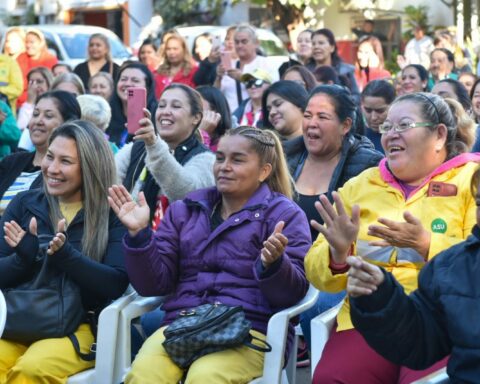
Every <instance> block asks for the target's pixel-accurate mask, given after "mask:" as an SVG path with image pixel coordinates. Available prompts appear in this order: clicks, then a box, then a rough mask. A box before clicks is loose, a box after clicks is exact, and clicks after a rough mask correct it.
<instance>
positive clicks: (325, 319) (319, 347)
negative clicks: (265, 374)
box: [310, 300, 450, 384]
mask: <svg viewBox="0 0 480 384" xmlns="http://www.w3.org/2000/svg"><path fill="white" fill-rule="evenodd" d="M342 305H343V300H342V301H341V302H340V303H339V304H337V305H336V306H335V307H332V308H330V309H329V310H328V311H325V312H323V313H321V314H320V315H318V316H317V317H315V318H313V319H312V321H311V323H310V328H311V334H312V353H311V356H310V362H311V367H312V378H313V374H314V373H315V367H316V366H317V364H318V362H319V361H320V358H321V357H322V352H323V349H324V348H325V344H326V343H327V341H328V338H329V337H330V333H331V332H332V328H333V325H334V324H335V319H336V318H337V315H338V312H339V311H340V308H341V307H342ZM449 382H450V381H449V378H448V375H447V370H446V368H442V369H440V370H438V371H436V372H434V373H431V374H430V375H428V376H425V377H424V378H422V379H420V380H417V381H415V382H413V383H412V384H447V383H449Z"/></svg>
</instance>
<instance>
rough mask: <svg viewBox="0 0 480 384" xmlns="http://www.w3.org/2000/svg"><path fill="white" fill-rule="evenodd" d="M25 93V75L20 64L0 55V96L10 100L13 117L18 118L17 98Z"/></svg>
mask: <svg viewBox="0 0 480 384" xmlns="http://www.w3.org/2000/svg"><path fill="white" fill-rule="evenodd" d="M22 92H23V74H22V70H21V69H20V66H19V65H18V63H17V62H16V61H15V60H13V59H11V58H10V57H9V56H7V55H4V54H0V94H2V95H3V96H4V97H5V99H4V100H3V101H5V102H6V101H7V100H8V104H9V106H10V108H11V109H12V113H13V116H14V117H15V116H17V98H18V97H19V96H20V95H21V94H22Z"/></svg>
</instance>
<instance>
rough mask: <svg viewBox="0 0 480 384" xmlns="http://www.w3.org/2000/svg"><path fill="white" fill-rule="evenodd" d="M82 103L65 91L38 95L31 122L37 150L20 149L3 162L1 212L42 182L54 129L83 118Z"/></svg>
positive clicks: (0, 188) (1, 168) (0, 172)
mask: <svg viewBox="0 0 480 384" xmlns="http://www.w3.org/2000/svg"><path fill="white" fill-rule="evenodd" d="M80 115H81V111H80V105H79V104H78V102H77V100H76V99H75V97H74V96H73V95H72V94H70V93H68V92H65V91H52V92H46V93H43V94H42V95H40V96H39V97H38V98H37V101H36V103H35V106H34V110H33V114H32V118H31V120H30V123H29V131H28V132H29V134H30V139H31V141H32V143H33V145H34V147H35V151H33V152H26V151H22V152H17V153H14V154H12V155H10V156H7V157H5V158H4V159H3V160H2V162H0V175H2V177H1V178H0V196H1V200H0V215H1V214H2V212H3V211H4V210H5V208H6V207H7V205H8V203H9V202H10V201H11V199H12V198H13V197H14V196H15V195H16V194H17V193H19V192H21V191H25V190H28V189H33V188H38V187H39V186H41V185H42V177H41V175H40V165H41V163H42V160H43V158H44V156H45V154H46V152H47V147H48V139H49V137H50V135H51V134H52V132H53V131H54V130H55V129H56V128H58V127H59V126H60V125H61V124H63V123H64V122H66V121H68V120H73V119H79V118H80Z"/></svg>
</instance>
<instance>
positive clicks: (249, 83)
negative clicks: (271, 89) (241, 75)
mask: <svg viewBox="0 0 480 384" xmlns="http://www.w3.org/2000/svg"><path fill="white" fill-rule="evenodd" d="M263 84H265V80H262V79H252V80H248V81H247V82H246V83H245V87H246V88H247V89H250V88H252V87H255V88H260V87H261V86H262V85H263Z"/></svg>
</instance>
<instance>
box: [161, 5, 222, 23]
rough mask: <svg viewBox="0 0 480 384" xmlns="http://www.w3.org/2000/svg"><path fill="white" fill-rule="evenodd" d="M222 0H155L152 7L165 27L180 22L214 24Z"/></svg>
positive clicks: (219, 11) (220, 9)
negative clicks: (160, 17)
mask: <svg viewBox="0 0 480 384" xmlns="http://www.w3.org/2000/svg"><path fill="white" fill-rule="evenodd" d="M223 3H224V2H223V1H222V0H155V2H154V8H155V11H156V12H158V13H159V14H160V15H161V16H162V18H163V25H164V28H165V29H169V28H172V27H174V26H176V25H182V24H191V25H195V24H215V22H216V21H217V19H218V16H219V15H220V13H221V12H222V9H223V8H222V7H223Z"/></svg>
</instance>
